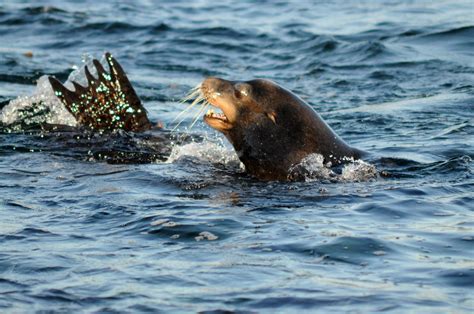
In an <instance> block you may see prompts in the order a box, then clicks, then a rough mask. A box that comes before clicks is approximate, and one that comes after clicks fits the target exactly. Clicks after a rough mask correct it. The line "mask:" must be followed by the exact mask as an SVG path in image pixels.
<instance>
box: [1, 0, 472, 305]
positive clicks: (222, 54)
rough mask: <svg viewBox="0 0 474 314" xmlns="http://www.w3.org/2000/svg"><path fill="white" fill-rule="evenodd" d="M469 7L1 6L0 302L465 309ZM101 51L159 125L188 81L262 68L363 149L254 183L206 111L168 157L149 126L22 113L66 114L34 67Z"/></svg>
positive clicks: (468, 284) (61, 71) (177, 107)
mask: <svg viewBox="0 0 474 314" xmlns="http://www.w3.org/2000/svg"><path fill="white" fill-rule="evenodd" d="M473 16H474V4H473V2H472V1H471V0H465V1H461V0H460V1H421V0H420V1H396V0H394V1H354V2H349V1H342V0H341V1H312V2H311V1H296V0H295V1H289V2H287V1H263V0H262V1H256V0H255V1H250V0H249V1H235V0H234V1H227V0H226V1H210V0H208V1H205V0H203V1H179V0H173V1H147V0H139V1H137V0H135V1H102V2H98V1H81V3H80V2H79V1H78V2H77V3H76V1H59V0H53V1H41V0H40V1H13V0H6V1H5V0H4V1H2V2H1V3H0V107H3V112H2V113H1V114H0V115H1V119H2V120H1V121H2V126H1V127H0V217H1V219H0V312H2V313H19V312H42V313H43V312H47V311H52V312H77V311H84V312H121V313H122V312H131V313H136V312H159V311H161V312H166V313H167V312H198V311H217V310H221V311H224V310H229V311H242V312H245V311H253V312H268V313H274V312H275V311H278V312H297V311H302V312H329V311H330V312H333V313H340V312H351V313H367V312H393V313H400V312H412V313H447V312H453V313H472V311H473V308H474V298H473V291H474V289H473V288H474V212H473V210H474V205H473V204H474V176H473V171H474V164H473V161H472V160H473V158H474V137H473V135H474V125H473V124H474V123H473V122H474V19H473ZM105 51H111V52H112V53H113V54H114V56H115V57H116V58H117V59H118V60H119V61H120V62H121V64H122V66H123V67H124V68H125V70H126V71H127V73H128V75H129V78H130V79H131V81H132V82H133V85H134V86H135V89H136V91H137V93H138V94H139V95H140V97H141V98H142V100H143V102H144V104H145V107H146V108H147V109H148V111H149V115H150V117H151V118H152V119H153V120H155V121H162V122H163V123H164V124H165V125H167V126H168V128H172V127H173V124H172V123H171V122H172V121H173V119H174V118H175V117H176V115H177V114H178V113H179V112H180V111H181V110H183V109H184V108H185V105H183V104H179V103H178V100H179V99H181V98H182V97H183V96H184V95H185V94H186V93H187V92H188V90H189V89H190V88H192V87H194V86H196V85H197V84H198V83H199V82H200V81H201V80H202V79H203V78H204V77H206V76H209V75H217V76H221V77H224V78H228V79H234V80H238V79H252V78H255V77H263V78H268V79H272V80H275V81H277V82H278V83H280V84H281V85H283V86H285V87H287V88H289V89H291V90H293V91H294V92H295V93H297V94H298V95H300V96H301V97H303V98H304V99H305V100H307V101H308V102H309V103H310V104H311V105H312V106H313V107H314V108H315V109H316V110H317V111H318V112H320V113H321V115H322V116H323V117H324V119H325V120H326V121H327V122H328V123H329V124H330V125H331V126H332V127H333V128H334V130H335V131H336V132H337V133H338V134H339V135H340V136H341V137H342V138H344V139H345V140H346V141H347V142H348V143H350V144H351V145H353V146H355V147H358V148H360V149H363V150H366V151H369V152H371V156H372V157H371V160H366V161H365V162H366V163H363V164H354V165H351V166H348V167H347V168H345V170H344V172H343V174H340V175H337V176H336V177H334V175H328V171H330V169H323V168H321V167H319V168H318V167H316V168H315V169H313V170H314V171H316V172H318V171H319V172H320V175H319V176H316V178H308V180H306V182H296V183H278V182H270V183H264V182H258V181H256V180H254V179H252V178H250V177H248V176H246V175H245V174H244V173H243V171H242V168H241V166H240V165H239V163H238V161H237V158H236V156H235V154H234V152H233V149H232V147H231V146H229V145H228V144H227V143H226V141H225V140H224V139H223V138H222V136H221V135H220V134H217V133H216V132H214V131H212V130H210V128H209V127H207V126H206V125H204V124H203V123H198V124H197V125H196V126H195V127H193V128H192V130H190V131H189V132H190V134H193V138H195V141H194V142H192V141H191V142H190V141H184V142H180V143H176V145H175V146H174V147H170V151H169V152H166V153H167V154H169V153H171V155H172V157H171V159H170V160H168V161H167V162H163V161H162V160H163V159H164V158H162V156H161V155H160V154H159V153H156V150H155V149H154V147H155V146H154V145H155V144H156V143H157V142H156V141H157V140H156V139H153V136H144V135H134V134H124V133H120V132H119V133H118V134H117V133H116V134H110V135H106V136H101V135H97V134H84V133H78V132H77V131H74V130H75V129H74V128H72V129H69V130H65V131H62V132H48V131H41V130H38V129H34V127H33V126H34V124H35V123H36V122H38V121H39V120H41V119H49V122H51V123H59V124H73V122H74V121H71V119H70V117H69V118H68V117H67V116H64V115H62V113H58V112H55V111H54V110H56V111H57V110H60V108H59V109H58V108H57V107H56V108H55V109H54V110H53V113H51V112H49V114H47V113H45V114H43V113H42V112H41V110H43V109H45V108H44V107H42V105H38V102H39V101H40V100H43V101H46V102H47V101H52V99H51V97H50V96H51V95H50V94H48V87H47V86H45V85H44V80H40V83H39V84H38V85H37V80H38V79H39V78H40V77H42V76H43V75H55V76H56V77H58V78H60V79H61V80H63V81H64V80H66V79H67V78H68V76H69V74H70V72H71V71H72V70H73V69H77V68H80V67H81V65H82V62H81V59H86V60H88V59H90V57H89V56H94V57H96V58H100V57H101V55H102V54H103V53H104V52H105ZM20 96H21V97H20ZM34 104H36V105H34ZM53 107H54V106H53ZM53 107H51V108H53ZM20 113H21V114H20ZM25 117H26V118H25ZM192 118H193V117H192V114H191V115H189V116H188V117H187V119H186V120H185V121H184V122H183V124H182V126H183V127H182V128H181V131H186V125H188V126H189V124H190V123H191V121H192ZM35 119H36V120H35ZM37 119H39V120H37ZM40 122H41V121H40ZM137 155H138V156H141V157H142V161H143V159H145V161H146V162H145V163H142V164H137V163H133V158H132V157H134V156H137ZM117 156H118V157H117ZM124 156H125V157H124ZM130 156H131V157H130ZM316 166H317V164H316ZM374 173H375V176H374Z"/></svg>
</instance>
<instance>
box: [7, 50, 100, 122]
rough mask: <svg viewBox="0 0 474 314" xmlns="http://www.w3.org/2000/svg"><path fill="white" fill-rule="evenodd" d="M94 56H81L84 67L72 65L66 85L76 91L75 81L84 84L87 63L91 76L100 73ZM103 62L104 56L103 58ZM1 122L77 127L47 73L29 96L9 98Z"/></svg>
mask: <svg viewBox="0 0 474 314" xmlns="http://www.w3.org/2000/svg"><path fill="white" fill-rule="evenodd" d="M92 60H93V58H92V57H91V56H90V55H89V54H84V55H83V56H82V62H83V64H82V66H80V67H78V66H73V69H74V70H73V71H72V72H71V74H69V77H68V79H67V81H66V82H65V83H64V86H66V87H67V88H69V89H71V90H74V85H73V84H72V82H73V81H76V82H78V83H80V84H83V85H85V84H86V82H87V81H86V79H85V72H84V70H85V66H86V65H88V66H89V68H91V73H92V75H97V72H96V69H95V67H93V66H91V65H92ZM100 62H101V63H102V64H104V63H105V62H106V61H105V58H104V57H102V59H101V60H100ZM0 122H1V123H3V124H5V125H13V124H17V123H23V124H41V123H47V124H61V125H69V126H77V122H76V119H75V118H74V117H73V116H72V115H71V114H70V113H69V112H68V111H67V109H66V108H64V105H63V104H62V103H61V101H60V100H59V99H58V98H57V97H56V95H55V94H54V90H53V88H52V87H51V84H50V83H49V81H48V76H47V75H43V76H41V77H40V78H39V79H38V82H37V83H36V89H35V91H34V92H33V94H32V95H30V96H19V97H17V98H16V99H13V100H11V101H10V103H9V104H8V105H7V106H5V107H4V108H3V109H2V110H1V111H0Z"/></svg>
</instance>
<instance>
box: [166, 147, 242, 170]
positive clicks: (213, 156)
mask: <svg viewBox="0 0 474 314" xmlns="http://www.w3.org/2000/svg"><path fill="white" fill-rule="evenodd" d="M187 157H191V158H192V159H193V160H198V161H200V162H202V163H212V164H222V165H239V167H240V168H241V169H243V167H244V166H243V165H242V164H241V163H240V160H239V158H238V157H237V155H236V154H235V152H234V150H233V149H230V148H228V147H225V146H224V145H223V144H221V143H214V142H210V141H204V142H201V143H196V142H193V143H189V144H185V145H179V146H175V147H173V150H172V152H171V155H170V157H169V158H168V161H167V162H168V163H173V162H176V161H179V160H180V159H183V158H187Z"/></svg>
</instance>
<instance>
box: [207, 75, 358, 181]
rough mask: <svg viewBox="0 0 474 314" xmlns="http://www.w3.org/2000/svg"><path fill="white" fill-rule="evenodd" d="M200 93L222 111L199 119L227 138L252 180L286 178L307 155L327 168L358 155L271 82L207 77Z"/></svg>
mask: <svg viewBox="0 0 474 314" xmlns="http://www.w3.org/2000/svg"><path fill="white" fill-rule="evenodd" d="M201 92H202V94H203V96H204V97H205V99H206V100H207V101H208V102H209V103H210V104H211V105H213V106H214V107H217V108H219V109H220V110H222V112H223V114H216V113H213V112H208V113H207V114H205V115H204V121H205V122H206V123H207V124H208V125H209V126H211V127H212V128H214V129H216V130H218V131H220V132H222V133H223V134H224V135H225V136H226V137H227V139H228V140H229V141H230V143H231V144H232V145H233V146H234V148H235V151H236V152H237V155H238V156H239V158H240V160H241V161H242V163H243V164H244V165H245V168H246V171H247V172H248V173H249V174H251V175H253V176H255V177H257V178H258V179H261V180H291V179H292V176H291V174H290V172H289V170H290V168H291V167H292V166H294V165H296V164H298V163H299V162H301V161H302V159H303V158H305V157H306V156H308V155H309V154H313V153H316V154H321V155H322V156H323V157H324V160H325V162H331V164H332V165H337V164H340V163H342V162H343V161H344V160H347V159H358V158H360V156H361V154H362V152H361V151H359V150H357V149H355V148H352V147H350V146H349V145H347V144H346V143H345V142H344V141H343V140H342V139H341V138H339V137H338V136H337V135H336V133H334V131H333V130H332V129H331V128H330V127H329V126H328V125H327V124H326V123H325V122H324V121H323V120H322V118H321V117H320V116H319V115H318V114H317V113H316V111H314V110H313V109H312V108H311V107H310V106H309V105H308V104H307V103H305V102H304V101H303V100H302V99H301V98H299V97H298V96H296V95H295V94H293V93H292V92H290V91H289V90H287V89H285V88H283V87H281V86H279V85H278V84H276V83H274V82H272V81H269V80H264V79H256V80H251V81H247V82H233V81H227V80H224V79H221V78H215V77H210V78H207V79H206V80H204V82H203V83H202V84H201Z"/></svg>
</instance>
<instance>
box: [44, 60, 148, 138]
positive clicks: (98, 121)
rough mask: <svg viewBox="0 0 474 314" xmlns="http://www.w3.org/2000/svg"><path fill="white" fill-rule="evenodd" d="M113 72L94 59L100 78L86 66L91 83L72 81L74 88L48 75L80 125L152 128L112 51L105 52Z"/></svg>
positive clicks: (139, 130)
mask: <svg viewBox="0 0 474 314" xmlns="http://www.w3.org/2000/svg"><path fill="white" fill-rule="evenodd" d="M105 58H106V60H107V64H108V65H109V69H110V72H109V73H107V72H106V71H105V69H104V68H103V67H102V65H101V64H100V62H99V61H97V60H93V63H94V66H95V68H96V69H97V76H98V77H97V78H95V77H94V76H93V75H92V74H91V73H90V72H89V69H88V68H87V66H86V67H85V69H84V72H85V74H86V78H87V81H88V86H87V87H84V86H82V85H80V84H78V83H76V82H72V84H73V85H74V88H75V91H71V90H69V89H67V88H66V87H64V85H63V84H61V83H60V82H59V81H58V80H57V79H55V78H53V77H49V82H50V83H51V86H52V87H53V90H54V92H55V94H56V96H57V97H58V98H59V99H60V100H61V102H62V103H63V104H64V106H65V107H66V109H67V110H68V111H69V112H70V113H71V114H72V115H73V116H74V117H75V118H76V120H77V122H78V123H79V124H80V125H83V126H86V127H89V128H92V129H98V130H115V129H124V130H127V131H134V132H141V131H145V130H148V129H150V128H151V123H150V120H148V117H147V114H146V110H145V108H144V107H143V106H142V104H141V101H140V99H139V98H138V96H137V94H136V93H135V90H134V89H133V87H132V84H130V81H129V80H128V78H127V75H126V74H125V72H124V71H123V69H122V67H121V66H120V64H119V63H118V62H117V60H115V59H114V58H113V57H112V55H111V54H110V53H108V52H107V53H106V54H105Z"/></svg>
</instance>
